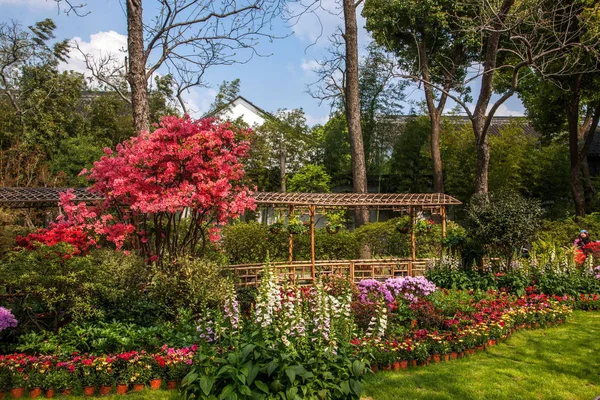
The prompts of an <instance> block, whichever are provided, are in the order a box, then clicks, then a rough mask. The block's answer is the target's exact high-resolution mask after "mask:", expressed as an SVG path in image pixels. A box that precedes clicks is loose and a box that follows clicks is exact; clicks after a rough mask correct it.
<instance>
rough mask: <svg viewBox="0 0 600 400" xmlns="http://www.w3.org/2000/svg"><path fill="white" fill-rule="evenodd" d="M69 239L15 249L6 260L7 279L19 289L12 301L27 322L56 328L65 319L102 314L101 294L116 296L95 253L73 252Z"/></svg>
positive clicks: (16, 313)
mask: <svg viewBox="0 0 600 400" xmlns="http://www.w3.org/2000/svg"><path fill="white" fill-rule="evenodd" d="M71 251H72V248H71V246H70V245H68V244H63V243H59V244H57V245H55V246H45V245H40V246H39V247H38V248H37V249H36V250H34V251H30V250H22V251H15V252H11V253H9V254H8V256H7V257H6V258H5V260H4V265H3V270H4V271H5V274H4V279H5V282H6V284H7V285H8V286H10V287H12V288H13V289H14V291H15V293H16V294H17V296H16V297H15V298H14V301H15V303H14V304H13V305H12V306H11V308H13V311H14V312H15V315H17V319H18V320H19V321H21V323H22V326H23V327H24V328H27V327H31V326H32V325H33V326H37V327H39V326H47V327H51V328H52V329H53V330H55V331H56V330H57V329H58V328H59V327H60V326H61V325H63V324H64V323H65V322H67V321H69V320H71V319H74V320H83V319H86V318H94V317H95V318H102V317H103V316H104V310H103V308H102V306H101V299H102V298H110V297H113V298H114V297H115V296H116V292H117V290H116V288H115V287H113V285H112V284H111V281H112V276H111V274H110V272H109V271H108V270H105V269H104V268H102V263H101V262H97V260H95V259H94V258H93V257H92V256H75V257H74V256H71V255H70V254H71Z"/></svg>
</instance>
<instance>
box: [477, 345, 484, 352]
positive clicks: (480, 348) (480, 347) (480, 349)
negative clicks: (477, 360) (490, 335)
mask: <svg viewBox="0 0 600 400" xmlns="http://www.w3.org/2000/svg"><path fill="white" fill-rule="evenodd" d="M484 350H485V348H484V347H483V346H477V351H484Z"/></svg>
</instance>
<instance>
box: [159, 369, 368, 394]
mask: <svg viewBox="0 0 600 400" xmlns="http://www.w3.org/2000/svg"><path fill="white" fill-rule="evenodd" d="M373 372H375V371H373ZM167 389H169V390H175V389H177V381H167Z"/></svg>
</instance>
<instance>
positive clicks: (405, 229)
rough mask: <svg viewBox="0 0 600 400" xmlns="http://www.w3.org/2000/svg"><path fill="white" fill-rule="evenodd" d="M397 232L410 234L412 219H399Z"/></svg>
mask: <svg viewBox="0 0 600 400" xmlns="http://www.w3.org/2000/svg"><path fill="white" fill-rule="evenodd" d="M396 230H397V231H398V232H400V233H409V232H410V218H408V217H402V218H398V222H396Z"/></svg>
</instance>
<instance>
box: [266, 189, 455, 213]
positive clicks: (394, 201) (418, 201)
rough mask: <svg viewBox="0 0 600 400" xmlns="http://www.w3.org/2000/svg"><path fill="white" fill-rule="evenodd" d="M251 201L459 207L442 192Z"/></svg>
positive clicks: (268, 195) (296, 196) (296, 195)
mask: <svg viewBox="0 0 600 400" xmlns="http://www.w3.org/2000/svg"><path fill="white" fill-rule="evenodd" d="M254 200H255V201H256V203H257V204H259V205H272V206H285V205H293V206H310V205H314V206H317V207H322V208H332V207H344V208H355V207H372V208H380V209H381V208H389V209H393V208H402V207H408V206H424V207H428V206H430V207H433V206H441V205H453V204H461V202H460V201H458V200H457V199H455V198H454V197H452V196H448V195H447V194H443V193H276V192H272V193H270V192H257V193H254Z"/></svg>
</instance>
